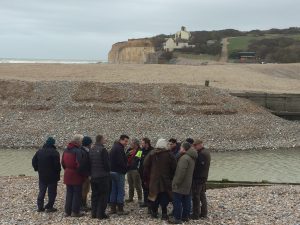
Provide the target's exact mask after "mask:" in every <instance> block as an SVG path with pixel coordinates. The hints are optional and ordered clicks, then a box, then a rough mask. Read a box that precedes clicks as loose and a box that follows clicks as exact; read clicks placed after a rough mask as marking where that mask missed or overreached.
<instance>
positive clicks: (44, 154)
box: [32, 144, 61, 184]
mask: <svg viewBox="0 0 300 225" xmlns="http://www.w3.org/2000/svg"><path fill="white" fill-rule="evenodd" d="M59 160H60V158H59V152H58V151H57V150H56V147H55V146H54V145H47V144H45V145H44V146H43V148H41V149H39V150H38V151H37V152H36V153H35V155H34V157H33V158H32V166H33V168H34V170H35V171H37V172H38V173H39V180H40V181H41V182H42V183H44V184H53V183H55V182H57V181H59V180H60V170H61V167H60V162H59Z"/></svg>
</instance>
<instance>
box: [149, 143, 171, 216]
mask: <svg viewBox="0 0 300 225" xmlns="http://www.w3.org/2000/svg"><path fill="white" fill-rule="evenodd" d="M175 169H176V159H175V156H174V155H173V154H172V152H171V150H170V149H168V142H167V140H166V139H163V138H161V139H159V140H158V141H157V143H156V145H155V149H154V150H152V151H151V152H150V153H149V154H148V155H147V157H146V158H145V160H144V177H145V179H144V180H145V183H144V185H145V186H146V187H148V189H149V195H148V200H149V203H150V205H151V206H150V212H151V216H152V217H153V218H158V208H159V206H160V207H161V211H162V216H161V219H162V220H167V219H168V211H167V206H168V204H169V202H170V201H171V199H172V179H173V176H174V174H175Z"/></svg>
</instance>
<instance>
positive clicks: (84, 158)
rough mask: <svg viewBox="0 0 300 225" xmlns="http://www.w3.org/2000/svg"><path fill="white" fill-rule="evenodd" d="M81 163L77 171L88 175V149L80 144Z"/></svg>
mask: <svg viewBox="0 0 300 225" xmlns="http://www.w3.org/2000/svg"><path fill="white" fill-rule="evenodd" d="M80 149H81V163H80V165H79V168H78V170H77V171H78V172H79V173H81V174H83V175H85V176H86V177H88V176H89V175H90V170H91V168H90V159H89V151H90V150H89V149H88V148H87V147H85V146H81V148H80Z"/></svg>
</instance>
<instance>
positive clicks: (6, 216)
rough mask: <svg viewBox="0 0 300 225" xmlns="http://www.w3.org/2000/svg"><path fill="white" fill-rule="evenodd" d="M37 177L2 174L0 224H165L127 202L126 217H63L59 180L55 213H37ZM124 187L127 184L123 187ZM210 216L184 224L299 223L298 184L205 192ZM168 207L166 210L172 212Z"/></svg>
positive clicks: (62, 195) (289, 224) (87, 215)
mask: <svg viewBox="0 0 300 225" xmlns="http://www.w3.org/2000/svg"><path fill="white" fill-rule="evenodd" d="M37 182H38V180H37V178H36V177H2V178H1V181H0V193H1V194H0V200H1V201H0V206H1V211H0V224H3V225H4V224H7V225H11V224H19V225H23V224H24V225H25V224H26V225H27V224H86V225H87V224H103V225H104V224H110V225H133V224H136V225H139V224H143V225H146V224H149V225H154V224H167V222H165V221H161V220H160V219H152V218H150V216H148V215H147V212H146V209H144V208H143V209H141V208H139V206H138V203H137V199H135V202H134V203H130V204H126V206H125V208H126V209H127V210H129V211H130V214H129V215H128V216H116V215H113V216H111V218H110V219H109V220H105V221H99V220H98V219H92V218H91V217H90V214H89V213H87V214H86V216H84V217H81V218H65V217H64V211H63V207H64V195H65V192H64V191H65V190H64V185H63V184H62V182H60V183H59V187H58V196H57V201H56V205H55V206H56V207H57V209H58V212H55V213H51V214H49V213H38V212H36V197H37V192H38V183H37ZM126 189H127V186H126ZM207 196H208V204H209V218H208V219H205V220H199V221H190V222H188V223H185V224H207V225H208V224H214V225H221V224H222V225H225V224H226V225H228V224H236V225H254V224H255V225H262V224H264V225H267V224H270V225H298V224H300V205H299V200H300V197H299V196H300V186H268V187H243V188H242V187H238V188H226V189H214V190H208V191H207ZM171 210H172V209H171V207H169V212H171Z"/></svg>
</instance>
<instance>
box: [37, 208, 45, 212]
mask: <svg viewBox="0 0 300 225" xmlns="http://www.w3.org/2000/svg"><path fill="white" fill-rule="evenodd" d="M36 211H37V212H45V208H40V209H37V210H36Z"/></svg>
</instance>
